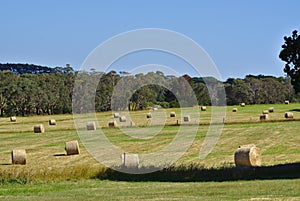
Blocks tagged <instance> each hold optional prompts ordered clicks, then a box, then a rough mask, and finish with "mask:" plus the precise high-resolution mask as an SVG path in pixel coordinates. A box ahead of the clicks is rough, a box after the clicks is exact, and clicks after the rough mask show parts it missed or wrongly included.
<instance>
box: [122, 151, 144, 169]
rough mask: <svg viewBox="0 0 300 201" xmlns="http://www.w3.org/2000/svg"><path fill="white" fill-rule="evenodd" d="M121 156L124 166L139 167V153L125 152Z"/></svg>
mask: <svg viewBox="0 0 300 201" xmlns="http://www.w3.org/2000/svg"><path fill="white" fill-rule="evenodd" d="M121 158H122V166H123V167H129V168H138V166H139V163H140V161H139V155H138V154H128V153H123V154H122V156H121Z"/></svg>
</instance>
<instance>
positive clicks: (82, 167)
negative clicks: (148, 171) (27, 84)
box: [0, 104, 300, 200]
mask: <svg viewBox="0 0 300 201" xmlns="http://www.w3.org/2000/svg"><path fill="white" fill-rule="evenodd" d="M270 107H273V108H274V112H272V113H269V114H268V115H269V119H268V120H266V121H261V120H260V118H259V117H260V115H261V114H262V112H263V111H264V110H268V109H269V108H270ZM233 108H238V110H237V112H232V109H233ZM211 109H212V108H211V107H209V106H207V107H206V111H201V109H200V107H199V108H194V110H197V111H199V114H200V121H199V122H196V121H193V120H194V119H193V115H194V114H190V117H191V118H190V121H189V122H184V121H183V116H184V115H186V114H181V113H180V109H174V108H173V109H167V110H164V109H158V111H148V110H147V111H136V112H130V118H129V117H128V116H126V121H125V122H120V121H119V119H117V118H114V114H113V112H103V113H97V114H96V117H97V122H95V123H96V124H95V125H97V128H96V129H97V130H99V129H100V127H102V128H101V129H102V131H103V132H104V133H105V135H106V137H107V138H108V139H109V141H110V142H111V143H112V144H114V145H115V146H118V147H121V148H122V149H123V150H124V151H125V152H128V153H137V154H139V153H151V152H155V151H157V150H160V149H162V148H163V147H165V146H167V145H168V144H170V143H171V142H172V140H173V139H174V137H175V136H176V134H177V132H178V129H179V128H180V126H179V125H183V124H187V125H193V124H194V125H195V124H197V125H198V124H199V128H198V131H197V134H196V136H195V139H194V141H193V143H192V145H191V146H190V148H189V149H188V150H187V151H186V153H185V154H184V155H183V156H182V157H181V158H180V159H179V160H178V161H177V162H176V163H175V164H174V166H175V167H180V166H186V167H188V166H190V165H191V164H192V165H194V166H197V167H203V168H206V169H210V168H231V167H234V166H235V162H234V152H235V151H236V149H237V148H238V147H239V146H241V145H246V144H255V145H256V147H257V148H259V150H260V153H261V164H262V166H274V165H280V164H297V163H299V162H300V149H299V145H300V135H299V130H300V104H288V105H287V104H277V105H246V106H245V107H241V106H228V107H227V108H226V112H227V113H226V116H225V117H224V123H225V124H224V128H223V132H222V135H221V137H220V139H219V140H218V143H217V144H216V146H215V147H214V148H213V150H212V152H211V153H210V154H209V155H208V156H207V157H206V158H205V159H203V160H200V159H199V152H200V149H201V146H202V143H203V141H204V138H205V135H206V133H207V131H208V129H209V124H210V121H211ZM149 112H150V113H151V114H152V118H147V117H146V115H147V113H149ZM171 112H175V113H176V116H175V117H170V113H171ZM285 112H292V113H293V118H291V119H287V118H285V116H284V114H285ZM119 113H120V116H123V115H124V114H122V112H119ZM155 115H158V116H155ZM159 115H160V116H159ZM156 117H159V119H160V121H155V118H156ZM82 118H83V119H84V118H85V116H84V115H83V116H82ZM50 119H52V120H53V119H54V120H55V123H56V124H55V125H49V120H50ZM161 119H163V120H164V121H161ZM112 120H115V121H116V122H117V124H118V126H120V127H124V128H122V129H125V130H126V129H132V128H131V127H132V126H133V127H134V126H138V127H147V126H152V127H159V126H162V125H164V126H162V129H161V130H160V132H159V133H157V134H156V135H155V136H153V137H151V138H147V139H138V138H132V137H130V136H128V135H125V134H124V133H123V132H122V130H120V129H119V128H108V123H109V122H110V121H112ZM37 124H43V127H44V133H34V126H35V125H37ZM77 126H79V127H80V129H86V124H82V125H77ZM97 130H96V131H97ZM74 140H77V141H78V142H79V148H80V154H74V155H67V154H66V150H65V143H66V142H70V141H74ZM15 149H25V150H26V165H12V157H11V153H12V150H15ZM120 160H121V157H120ZM106 170H107V169H106V168H105V167H104V166H103V165H101V164H100V163H99V162H97V161H96V160H95V159H94V158H93V157H92V156H91V155H90V154H89V153H88V151H87V150H86V149H85V147H84V146H83V144H82V142H81V141H80V139H79V136H78V135H77V131H76V129H75V125H74V121H73V115H53V116H30V117H16V121H15V122H11V121H10V118H9V117H5V118H0V178H1V184H0V186H1V187H4V188H12V189H10V190H7V191H1V190H0V198H5V199H7V200H18V199H19V200H21V198H20V197H19V196H21V195H22V192H23V191H28V192H31V193H32V194H33V195H38V194H41V193H42V192H43V191H44V190H42V189H40V190H39V191H36V192H35V191H34V190H33V189H32V188H37V186H36V184H37V183H40V182H42V183H43V185H42V186H44V187H45V188H46V189H48V190H49V192H56V191H58V189H59V188H62V189H65V190H66V191H68V190H67V189H68V187H67V186H68V185H71V186H72V187H74V189H73V190H74V191H76V192H77V194H78V195H80V196H82V198H84V195H86V194H88V195H92V194H93V193H95V195H100V194H101V193H96V192H93V193H92V194H90V193H91V192H90V191H88V190H87V188H93V186H94V187H95V186H97V187H98V185H104V186H103V188H104V189H102V190H104V191H107V192H109V195H110V196H112V197H110V198H111V199H110V200H114V198H113V197H114V196H116V197H115V198H116V200H117V199H118V198H120V199H121V198H122V199H123V198H124V200H130V199H129V198H133V197H132V196H135V198H136V199H138V198H139V196H140V198H142V199H148V200H157V199H159V195H158V194H155V193H153V192H152V193H151V194H149V192H148V191H147V192H148V194H147V192H146V190H145V189H144V191H145V193H146V194H143V195H140V194H139V193H138V192H135V190H134V189H135V188H143V186H144V187H145V188H148V187H147V186H148V185H150V186H152V184H151V183H146V184H145V183H141V184H142V185H141V186H142V187H138V186H139V183H137V184H135V183H130V182H129V183H128V188H129V189H127V190H128V191H131V190H130V189H132V191H134V192H130V193H129V192H127V193H128V194H129V195H132V196H129V195H128V197H126V196H121V195H120V194H119V190H118V188H121V189H122V188H125V187H124V186H123V185H125V184H126V183H123V182H119V183H118V182H112V181H111V182H112V183H111V182H110V181H105V182H103V181H95V180H90V179H91V178H99V177H100V178H101V174H103V172H105V171H106ZM299 172H300V170H299ZM224 174H225V173H224ZM283 179H285V178H283ZM68 180H71V181H69V182H67V181H68ZM75 180H76V181H75ZM277 181H278V182H277ZM49 182H50V183H49ZM98 182H100V183H98ZM249 182H250V181H249ZM251 182H252V183H251ZM251 182H250V183H251V185H253V186H256V188H257V190H258V189H259V188H260V189H263V188H262V186H263V185H264V184H263V183H264V182H266V183H268V181H267V180H266V181H263V180H262V181H260V182H259V185H258V184H256V183H255V182H254V181H251ZM280 182H284V183H285V184H286V186H287V188H288V187H289V188H290V190H291V192H290V193H287V192H282V193H281V194H280V193H279V190H280V188H279V186H280V185H279V183H280ZM25 183H26V185H25V186H22V187H20V191H17V190H16V191H14V190H13V187H14V186H16V185H22V184H25ZM246 183H247V181H243V182H241V183H239V182H236V181H235V182H234V181H231V182H230V181H228V183H227V184H228V185H224V188H228V189H231V188H236V187H237V186H239V188H241V189H240V191H241V192H243V189H244V188H246V187H247V185H246ZM72 184H74V185H72ZM81 184H82V186H81ZM114 185H115V186H116V188H113V186H114ZM157 185H158V184H157ZM159 185H161V186H162V188H165V190H166V191H165V193H166V194H168V195H170V200H176V199H178V197H176V196H175V197H173V198H174V199H171V198H172V196H171V194H172V190H171V189H168V186H173V183H159ZM190 185H191V186H193V185H196V186H197V187H196V188H203V186H204V184H193V183H190ZM208 185H213V183H212V184H210V183H209V184H208ZM268 185H269V184H268ZM105 186H106V187H107V188H108V189H105V188H106V187H105ZM155 186H156V184H154V183H153V186H152V187H150V189H152V190H154V192H155V191H158V190H157V189H156V187H155ZM188 186H189V184H188V183H187V184H182V183H174V186H173V187H174V189H175V190H176V189H177V191H178V192H181V190H179V189H186V196H187V197H186V199H188V200H197V192H194V191H189V190H188V189H189V187H188ZM217 186H218V187H219V188H222V187H221V186H222V185H220V184H216V188H218V187H217ZM27 188H28V189H29V190H28V189H27ZM95 188H96V187H95ZM294 188H298V190H294ZM21 189H23V190H21ZM26 189H27V190H26ZM30 189H31V190H30ZM76 189H77V190H76ZM205 189H206V188H205ZM299 189H300V180H299V178H298V179H297V177H296V179H295V178H294V180H285V181H282V180H274V191H271V190H270V191H268V193H269V194H270V196H269V197H268V195H269V194H268V193H266V192H264V193H262V194H261V195H257V197H260V198H263V197H264V196H267V198H270V199H271V198H276V196H281V197H282V198H287V199H291V200H293V199H294V198H295V199H299V198H300V195H299ZM100 190H101V189H100ZM206 190H207V194H201V196H202V197H201V198H202V199H206V200H210V198H212V197H215V196H218V191H216V192H215V193H216V194H214V193H213V192H212V191H210V189H209V188H207V189H206ZM219 190H220V191H221V189H219ZM265 190H266V191H267V189H265ZM45 191H46V190H45ZM62 192H63V190H62ZM120 192H123V191H122V190H121V191H120ZM158 192H159V191H158ZM209 192H211V193H212V194H209ZM31 193H28V194H27V195H28V196H29V194H30V196H31ZM123 193H125V194H126V192H125V191H124V192H123ZM182 193H183V194H184V192H182ZM203 193H204V192H203ZM230 193H232V196H236V194H238V191H234V192H232V191H230V190H228V195H230ZM253 193H254V192H253ZM9 194H11V195H9ZM54 194H55V193H49V196H50V197H42V198H43V200H51V196H52V198H53V199H56V198H57V197H56V196H55V195H54ZM14 195H15V197H14ZM24 195H26V193H24ZM58 195H59V194H58ZM224 195H225V194H220V195H219V196H220V197H219V198H220V199H222V196H224ZM30 196H29V197H28V199H29V198H30ZM102 196H103V195H102ZM183 196H184V195H183ZM199 196H200V195H199ZM253 196H254V197H253ZM274 196H275V197H274ZM67 197H68V198H70V200H71V199H72V196H67ZM156 198H157V199H156ZM161 198H162V199H163V198H166V195H165V196H164V195H162V197H161ZM223 198H224V199H225V198H228V197H226V196H225V197H223ZM242 198H243V197H241V199H242ZM244 198H245V199H247V198H255V195H254V194H251V193H250V192H249V193H248V194H245V196H244ZM32 199H33V198H32ZM91 199H92V198H91ZM105 199H107V200H109V199H108V197H106V198H105ZM33 200H34V199H33ZM56 200H59V198H57V199H56ZM66 200H68V199H66ZM95 200H97V199H95Z"/></svg>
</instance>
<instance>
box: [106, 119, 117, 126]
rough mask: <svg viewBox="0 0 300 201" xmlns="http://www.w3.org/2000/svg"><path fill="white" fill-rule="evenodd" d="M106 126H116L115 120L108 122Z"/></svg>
mask: <svg viewBox="0 0 300 201" xmlns="http://www.w3.org/2000/svg"><path fill="white" fill-rule="evenodd" d="M108 127H117V122H116V121H115V120H114V121H110V122H108Z"/></svg>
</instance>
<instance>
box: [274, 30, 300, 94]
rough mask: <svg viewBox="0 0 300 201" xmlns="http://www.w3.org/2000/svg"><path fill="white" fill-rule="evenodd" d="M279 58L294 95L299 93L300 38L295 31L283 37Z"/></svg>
mask: <svg viewBox="0 0 300 201" xmlns="http://www.w3.org/2000/svg"><path fill="white" fill-rule="evenodd" d="M281 47H282V50H281V52H280V54H279V58H280V59H281V60H282V61H284V62H285V67H284V72H285V73H287V75H288V76H289V77H290V78H291V83H292V85H293V86H294V89H295V91H296V93H298V92H300V36H299V35H298V32H297V31H296V30H295V31H293V32H292V36H289V37H287V36H285V37H284V44H283V45H282V46H281Z"/></svg>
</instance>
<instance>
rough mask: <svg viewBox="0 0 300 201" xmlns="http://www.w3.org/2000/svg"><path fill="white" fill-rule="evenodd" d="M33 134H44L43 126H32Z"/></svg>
mask: <svg viewBox="0 0 300 201" xmlns="http://www.w3.org/2000/svg"><path fill="white" fill-rule="evenodd" d="M33 132H34V133H44V132H45V128H44V125H43V124H37V125H34V127H33Z"/></svg>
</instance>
